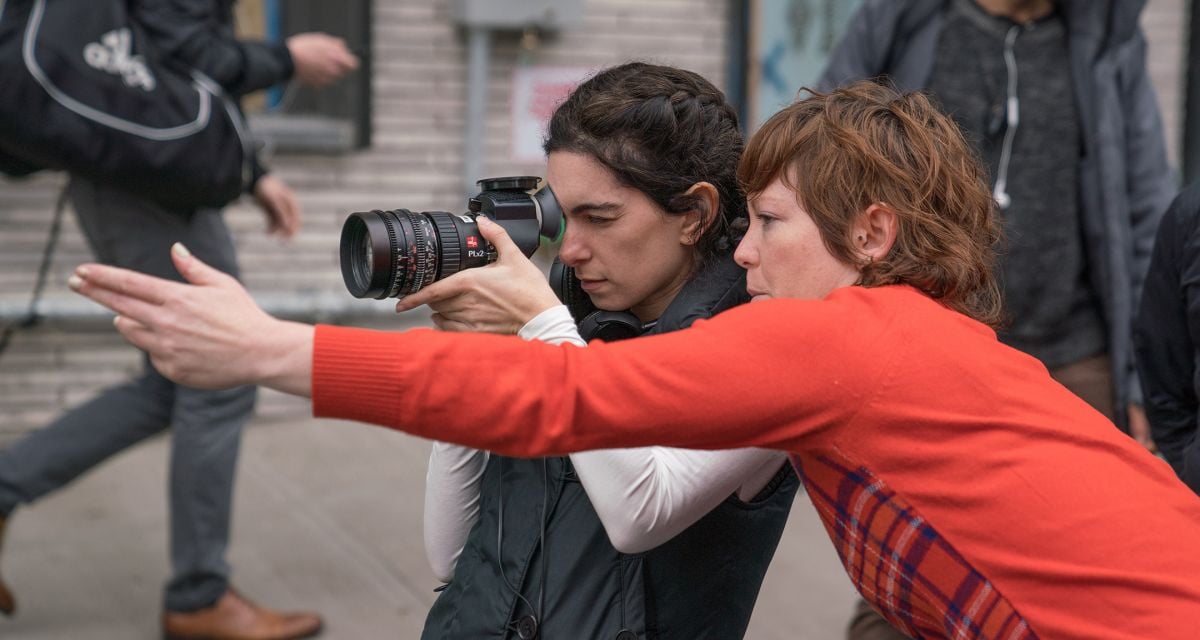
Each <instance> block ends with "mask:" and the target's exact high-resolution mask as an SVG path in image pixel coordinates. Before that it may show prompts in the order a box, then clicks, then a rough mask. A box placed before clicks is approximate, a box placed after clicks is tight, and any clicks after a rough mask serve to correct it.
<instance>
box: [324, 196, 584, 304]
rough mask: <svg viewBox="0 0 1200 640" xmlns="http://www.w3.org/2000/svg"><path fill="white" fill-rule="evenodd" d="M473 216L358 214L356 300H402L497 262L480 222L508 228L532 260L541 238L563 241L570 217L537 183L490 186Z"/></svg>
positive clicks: (345, 254) (349, 268)
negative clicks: (565, 221)
mask: <svg viewBox="0 0 1200 640" xmlns="http://www.w3.org/2000/svg"><path fill="white" fill-rule="evenodd" d="M476 184H478V185H479V188H480V191H479V194H478V195H476V196H474V197H472V198H470V199H469V200H468V201H467V209H468V211H467V212H466V213H463V214H458V215H455V214H451V213H447V212H445V211H422V212H420V213H417V212H414V211H409V210H408V209H393V210H390V211H379V210H375V211H368V212H360V213H352V214H350V217H349V218H347V219H346V222H345V224H344V225H342V238H341V260H342V279H343V280H344V281H345V282H346V288H347V289H349V290H350V294H351V295H353V296H354V297H356V298H375V299H378V300H382V299H384V298H402V297H404V296H406V295H409V294H412V293H416V292H417V291H420V290H421V289H422V288H423V287H425V286H427V285H429V284H431V283H433V282H437V281H438V280H441V279H442V278H446V277H449V276H452V275H454V274H456V273H458V272H459V271H462V270H463V269H469V268H471V267H482V266H484V265H486V264H489V263H492V262H495V261H496V249H495V247H493V246H492V245H491V243H489V242H488V241H487V240H484V238H483V236H482V235H480V233H479V226H478V225H477V224H476V218H477V217H478V216H486V217H487V218H489V219H490V220H492V221H493V222H496V223H497V224H499V225H500V226H502V227H504V230H505V231H507V232H508V235H509V236H510V237H511V238H512V240H513V242H514V243H516V245H517V246H518V247H520V248H521V251H522V252H523V253H524V254H525V255H526V256H532V255H533V252H534V251H537V248H538V245H539V244H540V239H541V238H546V239H547V240H550V241H553V240H555V239H557V238H558V237H560V236H561V235H562V230H563V213H562V209H561V208H560V207H559V204H558V201H557V200H556V199H555V198H554V192H553V191H551V190H550V187H549V185H547V186H544V187H542V188H541V189H540V190H539V189H537V184H538V178H537V177H536V176H510V177H502V178H485V179H483V180H480V181H479V182H478V183H476Z"/></svg>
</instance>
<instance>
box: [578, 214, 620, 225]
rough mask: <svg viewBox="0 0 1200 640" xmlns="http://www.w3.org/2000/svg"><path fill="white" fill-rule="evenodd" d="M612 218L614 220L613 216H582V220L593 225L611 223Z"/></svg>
mask: <svg viewBox="0 0 1200 640" xmlns="http://www.w3.org/2000/svg"><path fill="white" fill-rule="evenodd" d="M613 220H614V218H602V217H600V216H586V217H585V218H584V221H585V222H587V223H588V224H594V225H598V226H605V225H608V224H611V223H612V221H613Z"/></svg>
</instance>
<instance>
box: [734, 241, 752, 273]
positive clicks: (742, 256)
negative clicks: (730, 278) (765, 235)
mask: <svg viewBox="0 0 1200 640" xmlns="http://www.w3.org/2000/svg"><path fill="white" fill-rule="evenodd" d="M733 259H734V261H735V262H737V263H738V266H739V267H741V268H743V269H749V268H750V267H752V266H754V265H755V264H756V263H757V262H758V249H756V248H755V247H754V243H753V242H751V241H750V234H748V233H747V234H746V235H745V236H743V237H742V241H741V242H739V243H738V246H737V249H736V250H735V251H734V252H733Z"/></svg>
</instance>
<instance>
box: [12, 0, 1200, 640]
mask: <svg viewBox="0 0 1200 640" xmlns="http://www.w3.org/2000/svg"><path fill="white" fill-rule="evenodd" d="M857 4H858V3H857V2H856V1H854V0H837V1H835V0H746V1H738V0H655V1H654V2H646V1H643V0H557V1H554V0H540V1H539V0H492V1H491V2H488V1H486V0H480V1H479V2H471V1H465V0H464V1H461V2H453V1H451V0H432V1H427V0H374V1H372V0H342V1H341V2H337V3H329V2H322V1H319V0H241V1H240V2H239V5H240V6H239V9H238V11H239V29H240V31H241V33H242V35H244V36H247V37H254V36H257V37H262V38H265V39H275V40H280V39H282V38H284V37H286V36H287V35H289V34H292V33H298V32H304V31H311V30H322V31H327V32H330V33H333V34H336V35H340V36H342V37H344V38H346V40H347V41H348V42H349V43H350V44H351V46H352V48H353V49H354V51H355V52H356V53H357V54H359V55H360V57H361V58H362V59H363V61H364V63H365V64H364V65H363V67H362V68H361V69H360V71H358V72H357V73H355V74H352V75H351V76H350V77H348V78H347V79H345V80H343V81H341V82H340V83H339V84H338V85H336V86H335V87H334V88H333V89H332V90H326V91H323V92H321V93H319V94H318V93H312V92H308V91H305V90H299V91H293V90H291V89H287V88H282V87H280V88H276V89H273V90H270V91H267V92H263V93H261V94H259V95H256V96H254V97H253V98H252V99H251V100H250V101H249V102H248V105H249V107H250V108H249V111H250V112H251V121H252V126H253V129H254V132H255V135H256V137H258V138H260V140H261V143H262V144H263V145H265V149H266V151H267V154H266V157H267V158H268V165H269V166H270V167H271V168H272V170H273V171H274V172H276V173H277V174H278V175H280V176H281V177H282V178H283V179H284V180H285V181H286V182H287V183H288V184H290V185H291V186H292V187H293V188H294V189H296V191H297V193H298V195H299V198H300V201H301V205H302V207H303V210H304V228H303V230H302V232H301V233H300V234H299V235H298V236H297V237H296V238H295V239H293V240H292V241H290V242H286V243H280V242H278V241H276V240H274V239H271V238H268V237H267V236H266V234H265V233H263V231H264V229H263V220H262V216H261V214H260V213H259V212H258V211H257V210H256V209H254V208H253V207H252V206H251V205H250V203H248V202H243V203H241V204H239V205H235V206H231V207H230V208H229V209H228V210H227V212H226V216H227V220H228V221H229V223H230V225H231V227H232V228H233V230H234V233H235V236H236V243H237V245H238V253H239V255H240V259H241V265H242V270H243V274H244V279H245V282H246V284H247V285H248V286H249V288H250V290H251V291H252V292H253V293H254V295H255V297H256V298H257V299H258V300H259V301H260V303H261V304H262V305H263V306H264V307H265V308H266V309H267V310H268V311H270V312H272V313H275V314H277V315H283V316H287V317H292V318H297V319H303V320H306V321H309V322H334V323H342V324H355V325H363V326H376V327H407V326H415V325H420V324H424V323H425V316H424V315H423V314H422V312H414V313H412V314H408V315H407V316H406V317H397V316H395V314H394V313H393V311H392V303H391V302H387V301H380V302H376V301H363V300H356V299H354V298H352V297H350V295H349V294H348V293H346V290H345V288H344V286H343V285H342V282H341V276H340V272H339V268H338V242H337V240H338V233H339V230H340V228H341V224H342V221H343V220H344V219H345V217H346V216H347V214H349V213H350V212H353V211H363V210H370V209H377V208H385V209H391V208H399V207H403V208H408V209H413V210H443V211H451V212H459V211H464V210H465V206H466V202H465V198H466V196H468V195H469V194H471V193H473V191H472V189H473V184H474V181H475V180H477V179H479V178H483V177H487V176H495V175H520V174H529V175H542V174H543V172H544V166H543V158H542V153H541V148H540V144H541V135H542V127H543V125H544V123H545V121H546V120H547V119H548V117H549V115H550V113H551V112H552V111H553V109H554V107H555V106H556V105H557V103H558V101H559V100H561V99H562V98H563V97H564V96H565V95H566V94H567V93H568V92H569V91H570V90H571V88H572V87H573V86H575V84H577V83H578V82H579V81H580V80H582V79H583V78H586V77H587V76H588V75H589V74H590V73H592V72H593V71H595V70H597V69H599V68H603V67H606V66H609V65H612V64H616V63H620V62H624V61H628V60H634V59H637V60H645V61H650V62H657V63H663V64H670V65H676V66H680V67H684V68H687V69H691V70H694V71H696V72H698V73H700V74H701V75H703V76H705V77H707V78H709V79H711V80H712V81H713V82H714V83H715V84H717V85H718V86H719V87H721V88H723V90H724V91H725V92H726V93H727V95H728V96H729V97H730V98H731V100H732V101H733V102H734V103H735V104H737V105H739V108H740V112H741V116H742V122H743V124H744V126H745V128H746V129H747V132H748V133H749V132H750V131H752V130H753V129H754V128H755V126H756V125H757V124H758V123H760V122H762V121H763V120H764V119H765V118H766V117H767V116H769V115H770V114H771V113H773V112H774V111H775V110H777V109H778V108H779V107H781V106H782V105H784V104H786V103H788V102H790V101H791V100H792V99H793V98H794V97H795V95H796V92H797V90H798V89H799V88H800V87H802V86H804V85H806V84H808V83H812V82H815V79H816V77H817V74H818V73H819V71H820V69H821V67H822V65H823V63H824V59H825V56H826V54H827V52H828V50H829V48H830V47H831V46H832V44H833V43H834V42H835V41H836V39H837V37H838V36H839V35H840V33H841V29H842V27H843V25H844V23H845V21H846V20H847V19H848V18H849V16H850V15H851V14H852V13H853V11H854V9H855V8H856V6H857ZM1198 5H1200V2H1195V1H1192V2H1187V1H1185V0H1149V1H1148V3H1147V8H1146V10H1145V12H1144V13H1143V16H1142V22H1143V27H1144V29H1145V32H1146V35H1147V39H1148V41H1149V44H1150V50H1149V66H1150V72H1151V75H1152V78H1153V81H1154V84H1155V86H1156V88H1157V91H1158V96H1159V101H1160V106H1161V109H1162V113H1163V116H1164V120H1165V123H1166V132H1167V138H1168V151H1169V153H1170V158H1171V161H1172V164H1173V165H1174V166H1175V167H1177V170H1178V172H1179V175H1180V176H1181V180H1182V179H1183V178H1190V177H1195V176H1196V174H1197V173H1198V172H1200V30H1195V29H1191V26H1192V25H1193V24H1195V21H1196V20H1197V19H1200V13H1198V12H1197V8H1198ZM1193 33H1195V34H1196V35H1193ZM469 77H480V78H483V79H484V80H483V81H482V82H478V83H471V82H469V81H468V78H469ZM63 180H64V178H63V176H62V175H59V174H54V173H42V174H38V175H36V176H34V177H33V178H31V179H26V180H21V181H0V323H5V324H6V323H9V322H12V321H14V320H17V319H19V318H20V317H22V315H23V314H24V313H25V310H26V308H27V306H28V303H29V299H30V296H31V293H32V289H33V287H34V283H35V280H36V275H37V271H38V265H39V262H40V261H41V259H42V253H43V247H44V244H45V241H46V238H47V235H48V230H49V225H50V220H51V214H52V211H53V208H54V202H55V199H56V197H57V195H58V192H59V190H60V188H61V186H62V184H63ZM65 220H66V222H65V228H64V230H63V235H62V238H61V240H60V242H59V245H58V248H57V251H56V252H55V254H54V257H53V262H52V267H51V271H50V278H49V284H48V287H47V290H46V293H45V296H44V299H43V301H42V303H41V305H40V308H39V310H40V312H41V314H42V316H43V321H42V323H41V324H40V325H39V326H37V327H36V328H33V329H29V330H25V331H20V332H18V333H17V334H16V335H15V337H14V339H13V342H12V344H11V345H10V347H9V348H8V350H7V352H5V353H4V354H3V355H2V356H0V446H2V445H3V444H5V443H7V442H10V441H11V440H12V439H13V438H15V437H16V436H17V435H19V434H21V433H23V432H25V431H26V430H28V429H32V428H34V427H37V426H40V425H42V424H44V423H46V422H48V421H49V420H50V419H51V418H53V417H54V416H55V415H56V414H58V413H59V412H60V411H62V410H63V409H65V408H68V407H71V406H74V405H75V404H78V403H79V402H80V401H82V400H83V399H86V398H88V397H90V396H91V395H93V394H94V393H95V392H96V391H97V390H98V389H100V388H103V387H106V386H109V385H112V384H114V383H117V382H120V381H123V380H125V379H126V378H128V377H129V376H131V375H132V374H133V373H134V372H135V371H136V370H137V368H138V365H139V357H138V354H137V352H136V351H134V350H133V349H132V348H130V347H128V346H127V345H125V344H124V343H123V342H122V341H121V340H120V339H119V337H118V336H117V334H116V333H115V332H114V331H113V330H112V328H111V324H110V320H111V315H110V314H108V313H106V312H104V311H102V310H101V309H100V308H99V307H97V306H95V305H92V304H91V303H89V302H87V301H85V300H83V299H82V298H79V297H77V296H74V295H73V294H71V293H70V292H69V291H68V290H67V288H66V285H65V282H66V279H67V277H68V275H69V273H70V271H71V270H72V269H73V268H74V267H75V266H76V265H77V264H79V263H80V262H84V261H86V260H89V259H90V258H91V256H90V255H89V253H88V251H87V249H86V246H85V244H84V242H83V240H82V238H81V237H80V235H79V232H78V230H77V229H76V228H75V227H74V220H73V218H72V217H71V216H67V217H66V219H65ZM164 250H166V248H165V247H164ZM549 251H553V248H552V247H551V248H549ZM499 374H500V375H502V372H499ZM714 380H716V373H715V372H714ZM444 383H445V384H461V385H463V388H464V395H466V394H470V393H486V389H482V390H481V389H480V387H479V386H474V385H471V384H470V381H444ZM309 412H310V408H309V405H308V403H307V402H305V401H301V400H297V399H294V398H288V397H285V396H282V395H280V394H275V393H271V392H268V391H264V392H263V393H262V394H261V395H260V400H259V406H258V417H257V419H256V422H255V424H254V426H253V428H251V429H250V430H249V432H248V433H247V435H246V440H245V443H244V445H243V453H242V458H241V461H240V466H239V469H240V470H241V471H240V473H241V477H240V482H239V484H238V489H237V491H238V494H237V506H236V515H235V525H234V526H235V530H234V535H233V548H232V549H231V558H232V560H233V565H234V566H235V567H237V574H236V575H235V576H234V578H235V580H236V581H237V582H238V584H239V585H242V586H243V588H245V589H246V590H247V591H252V592H253V593H255V594H259V596H260V597H261V598H262V599H263V600H264V601H266V604H271V605H278V606H303V607H311V608H315V609H318V610H320V611H321V612H322V613H324V614H325V615H326V619H327V622H328V625H329V628H328V630H327V632H326V637H332V638H365V637H382V636H387V637H415V636H416V635H418V633H419V629H420V624H421V621H422V620H423V619H424V614H425V611H426V610H427V608H428V605H429V604H430V603H431V602H432V601H433V598H434V596H435V594H434V593H433V588H434V587H435V586H436V583H435V581H434V580H433V578H432V575H431V574H430V573H429V569H428V568H427V567H426V566H425V562H424V556H423V552H422V546H421V536H420V504H421V495H422V483H423V480H424V465H425V456H426V455H427V451H428V449H427V444H426V443H423V442H420V441H417V440H415V439H412V438H409V437H407V436H399V435H396V434H393V433H390V432H386V431H384V430H380V429H374V428H371V427H364V426H361V425H349V424H336V425H330V424H328V423H324V422H320V421H314V420H312V419H311V418H309ZM166 453H167V449H166V447H165V446H164V445H163V442H162V441H161V439H159V440H158V441H156V442H152V443H150V444H149V445H147V446H143V447H139V448H136V449H134V450H132V451H129V452H127V453H125V454H122V455H121V456H119V457H118V458H117V460H116V461H115V462H113V463H109V464H107V465H104V466H103V467H102V468H101V469H99V470H98V471H96V472H94V473H93V474H92V475H90V476H88V477H86V478H85V479H84V480H83V481H82V482H80V483H77V484H76V485H75V486H73V487H71V488H70V489H68V490H67V491H65V492H64V493H63V495H62V496H61V497H60V498H56V499H51V500H47V501H44V502H42V503H39V504H37V505H36V506H34V507H32V508H31V509H29V511H30V512H31V513H33V512H39V513H40V514H41V515H40V516H37V517H29V518H26V517H25V516H24V515H22V516H21V517H19V518H16V519H15V520H14V524H13V526H12V528H11V530H10V532H9V540H8V541H7V542H6V547H7V549H6V556H5V557H4V563H5V564H4V568H5V575H6V578H7V579H8V581H9V582H10V584H11V585H12V586H13V587H14V589H16V590H17V591H18V592H19V594H20V596H21V598H22V607H23V611H22V613H21V616H20V617H19V618H17V619H16V620H15V621H11V622H9V621H4V620H0V637H5V638H8V637H14V638H67V637H88V638H92V637H105V638H108V637H111V638H129V637H150V636H152V635H154V633H155V630H156V629H157V617H156V616H157V612H158V610H159V604H160V603H159V601H158V593H159V587H160V583H159V581H160V580H161V579H162V576H165V575H166V573H167V571H166V567H167V560H166V551H165V548H166V541H165V530H166V527H165V525H164V520H165V517H166V516H165V508H166V501H165V499H164V498H165V496H164V490H163V487H164V482H163V480H162V478H163V475H164V474H165V473H166V471H165V469H166ZM810 511H811V509H809V508H808V507H807V502H806V501H805V500H804V499H802V498H801V499H798V500H797V503H796V509H795V510H794V513H793V522H792V523H791V524H790V525H789V529H788V531H787V532H785V534H784V542H783V545H782V546H781V549H780V552H779V554H778V555H777V556H776V560H775V564H774V565H773V567H772V569H771V572H770V573H769V574H768V578H767V583H766V585H765V586H764V589H763V596H762V597H761V598H760V605H759V608H758V609H757V610H756V613H755V619H754V621H753V622H752V626H751V632H750V635H749V637H751V638H785V637H787V638H829V637H838V635H839V634H840V633H841V629H842V627H843V625H844V623H845V621H846V619H847V616H848V614H849V611H850V607H851V604H852V592H851V589H850V586H849V583H848V581H846V579H845V578H844V576H842V575H841V570H840V567H839V565H838V563H837V560H836V557H835V556H834V554H833V552H832V551H833V550H832V546H831V545H830V543H829V542H828V541H827V540H826V538H825V535H824V533H823V532H822V531H821V529H820V524H819V522H818V521H817V520H816V518H815V517H814V516H813V515H812V514H811V513H810ZM23 521H24V522H23Z"/></svg>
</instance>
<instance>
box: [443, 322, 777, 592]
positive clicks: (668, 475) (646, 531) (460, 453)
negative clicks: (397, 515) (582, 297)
mask: <svg viewBox="0 0 1200 640" xmlns="http://www.w3.org/2000/svg"><path fill="white" fill-rule="evenodd" d="M519 335H520V336H521V337H522V338H524V339H526V340H541V341H543V342H549V343H552V344H560V343H563V342H570V343H572V344H575V345H578V346H586V343H585V342H584V341H583V338H581V337H580V335H579V331H578V329H577V328H576V327H575V322H574V320H572V318H571V314H570V312H569V311H568V310H567V308H566V307H565V306H558V307H554V308H552V309H548V310H546V311H544V312H542V313H541V314H539V315H538V316H537V317H535V318H534V319H532V320H530V321H529V323H528V324H526V325H525V326H524V327H522V328H521V330H520V332H519ZM570 458H571V463H572V464H573V465H574V467H575V473H576V475H577V476H578V477H579V481H580V483H582V485H583V489H584V491H586V492H587V495H588V498H589V499H590V500H591V503H592V506H593V507H594V508H595V509H596V513H597V515H599V517H600V522H601V524H603V525H604V530H605V532H607V533H608V538H609V540H610V541H611V542H612V545H613V547H614V548H616V549H617V550H618V551H621V552H622V553H639V552H642V551H646V550H649V549H653V548H654V547H657V546H658V545H660V544H662V543H664V542H666V541H668V540H670V539H671V538H673V537H675V536H676V535H678V534H680V533H682V532H683V531H684V530H685V529H687V528H688V527H690V526H692V524H694V523H695V522H696V521H698V520H699V519H700V518H702V517H703V516H704V515H705V514H707V513H708V512H709V511H712V510H713V509H715V508H716V507H717V505H719V504H721V502H722V501H723V500H725V499H726V498H728V497H729V496H730V495H733V494H735V493H736V494H737V496H738V498H740V499H742V500H747V501H748V500H750V499H751V498H753V497H754V496H755V495H757V494H758V492H760V491H762V489H763V487H765V486H766V485H767V483H769V482H770V481H771V478H772V477H774V476H775V473H776V472H778V471H779V468H780V467H781V466H782V465H783V464H784V463H785V462H786V456H785V454H783V453H782V452H778V451H767V450H762V449H733V450H728V451H693V450H690V449H671V448H667V447H645V448H640V449H605V450H601V451H588V452H585V453H574V454H571V456H570ZM487 459H488V454H487V452H485V451H479V450H477V449H471V448H468V447H461V446H458V445H453V444H446V443H442V442H437V443H434V445H433V451H432V452H431V453H430V455H429V471H428V473H427V475H426V480H425V524H424V529H425V554H426V556H427V557H428V559H429V566H430V567H431V568H432V569H433V573H434V575H435V576H437V578H438V579H439V580H441V581H443V582H449V581H450V579H451V578H452V577H453V576H454V567H455V565H456V564H457V563H458V558H459V556H460V555H461V554H462V550H463V547H464V546H466V542H467V535H468V533H469V532H470V531H471V527H472V526H474V524H475V520H476V519H477V518H478V517H479V496H480V481H481V479H482V478H483V470H484V467H486V466H487Z"/></svg>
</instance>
